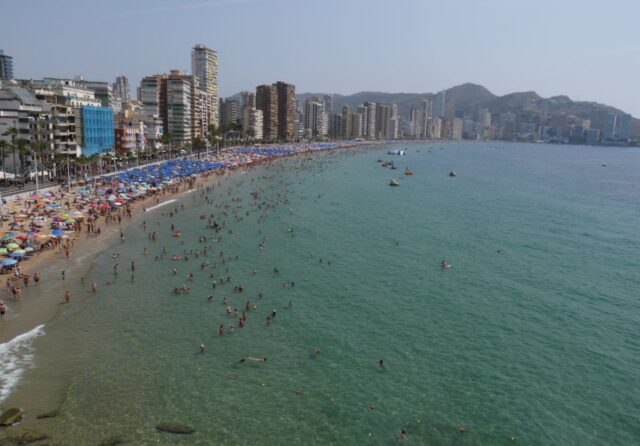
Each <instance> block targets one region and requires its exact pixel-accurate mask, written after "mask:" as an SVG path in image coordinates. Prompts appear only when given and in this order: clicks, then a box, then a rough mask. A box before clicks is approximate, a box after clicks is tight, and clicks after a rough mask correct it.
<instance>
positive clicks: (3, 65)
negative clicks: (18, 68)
mask: <svg viewBox="0 0 640 446" xmlns="http://www.w3.org/2000/svg"><path fill="white" fill-rule="evenodd" d="M0 79H13V57H11V56H9V55H8V54H5V53H4V51H3V50H0Z"/></svg>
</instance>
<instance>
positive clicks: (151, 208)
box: [145, 198, 178, 212]
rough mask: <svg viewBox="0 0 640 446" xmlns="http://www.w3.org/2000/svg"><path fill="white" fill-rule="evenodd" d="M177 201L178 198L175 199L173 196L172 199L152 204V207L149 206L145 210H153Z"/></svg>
mask: <svg viewBox="0 0 640 446" xmlns="http://www.w3.org/2000/svg"><path fill="white" fill-rule="evenodd" d="M176 201H178V200H177V199H175V198H172V199H171V200H167V201H164V202H162V203H160V204H156V205H155V206H151V207H150V208H147V209H146V210H145V212H149V211H153V210H154V209H158V208H161V207H162V206H166V205H168V204H171V203H175V202H176Z"/></svg>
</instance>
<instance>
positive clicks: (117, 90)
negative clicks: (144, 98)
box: [113, 75, 131, 104]
mask: <svg viewBox="0 0 640 446" xmlns="http://www.w3.org/2000/svg"><path fill="white" fill-rule="evenodd" d="M113 95H114V96H115V97H116V98H118V99H120V103H121V104H126V103H127V102H129V101H130V100H131V96H130V93H129V79H127V76H124V75H121V76H117V77H116V81H115V82H114V83H113Z"/></svg>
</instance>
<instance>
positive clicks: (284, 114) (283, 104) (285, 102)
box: [275, 82, 297, 140]
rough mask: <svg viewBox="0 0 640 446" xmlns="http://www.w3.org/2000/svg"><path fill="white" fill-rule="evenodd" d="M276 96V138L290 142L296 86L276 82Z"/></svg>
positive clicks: (294, 113)
mask: <svg viewBox="0 0 640 446" xmlns="http://www.w3.org/2000/svg"><path fill="white" fill-rule="evenodd" d="M275 87H276V91H277V94H278V138H279V139H282V140H291V139H293V138H294V135H295V128H294V123H295V121H296V115H297V110H296V86H295V85H293V84H287V83H285V82H276V84H275Z"/></svg>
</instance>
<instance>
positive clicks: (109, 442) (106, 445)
mask: <svg viewBox="0 0 640 446" xmlns="http://www.w3.org/2000/svg"><path fill="white" fill-rule="evenodd" d="M124 443H125V441H124V438H122V437H120V436H119V435H113V436H111V437H108V438H105V439H104V440H102V441H101V442H100V444H99V445H98V446H118V445H119V444H124Z"/></svg>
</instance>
